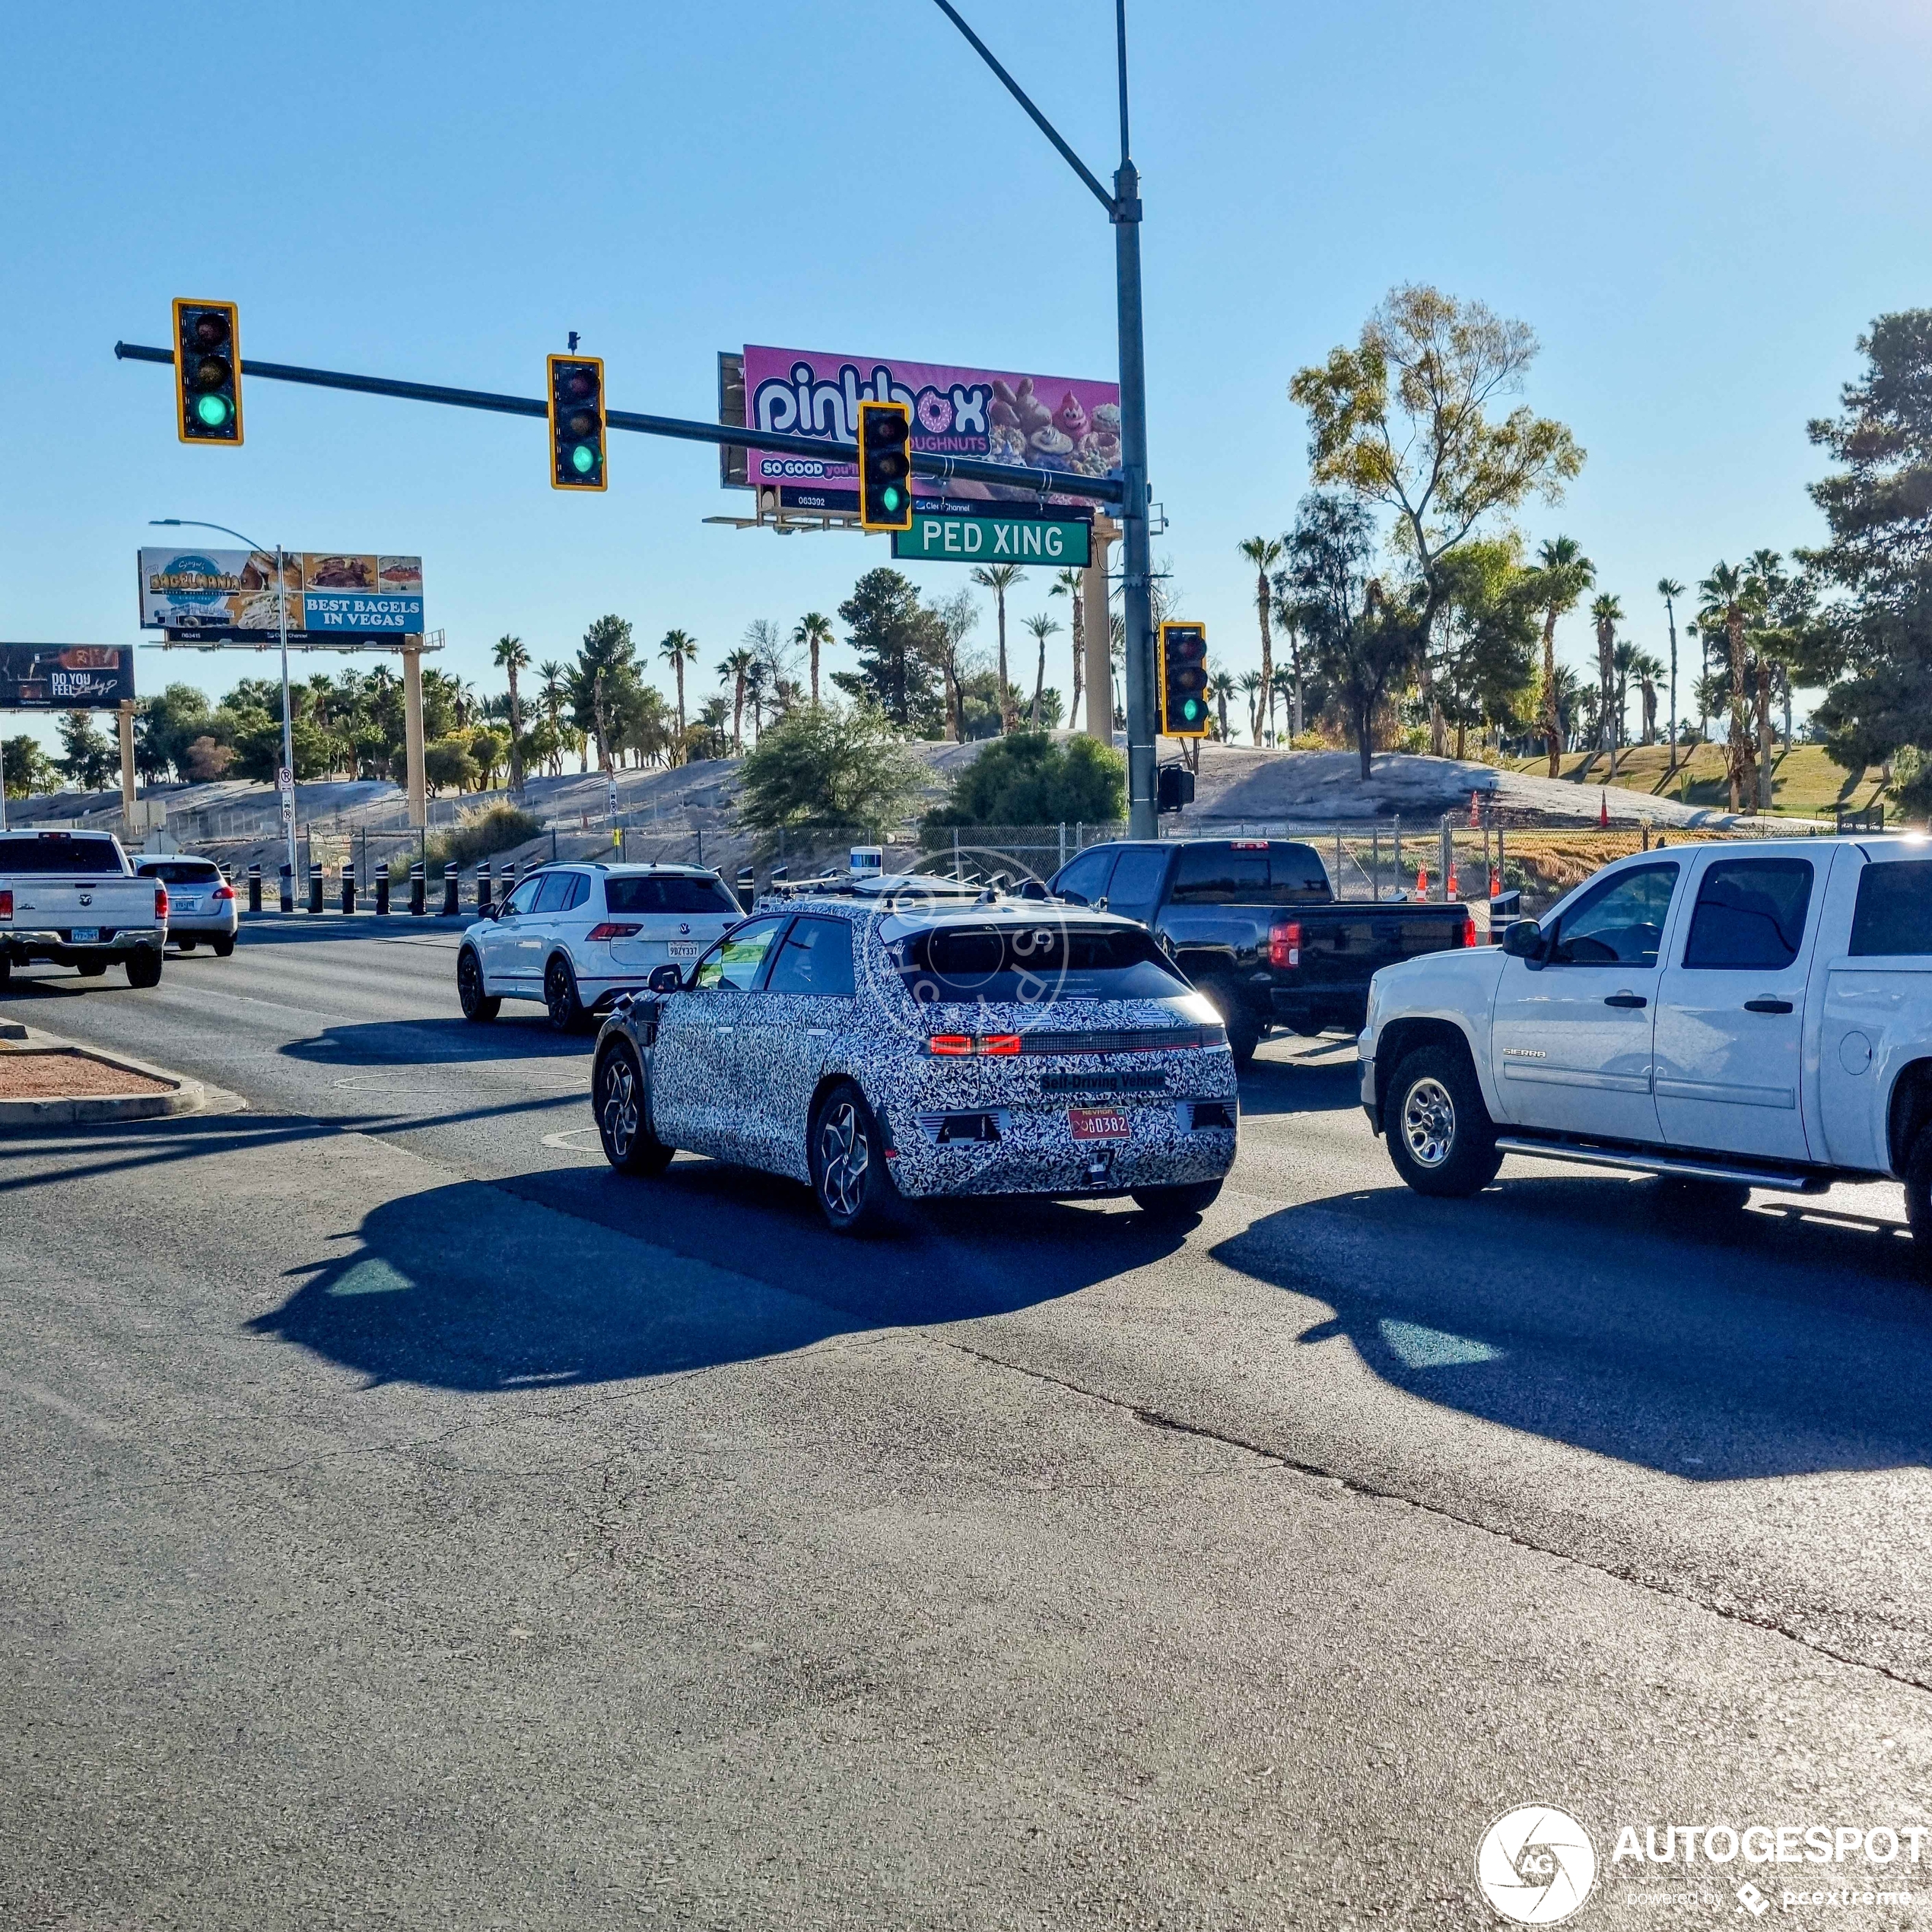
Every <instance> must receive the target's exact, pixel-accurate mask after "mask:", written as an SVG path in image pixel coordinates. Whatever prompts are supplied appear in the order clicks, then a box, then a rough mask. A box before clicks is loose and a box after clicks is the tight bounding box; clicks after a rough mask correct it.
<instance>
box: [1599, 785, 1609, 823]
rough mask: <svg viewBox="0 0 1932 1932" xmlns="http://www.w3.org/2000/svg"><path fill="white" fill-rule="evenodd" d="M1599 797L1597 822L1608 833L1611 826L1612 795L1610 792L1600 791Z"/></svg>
mask: <svg viewBox="0 0 1932 1932" xmlns="http://www.w3.org/2000/svg"><path fill="white" fill-rule="evenodd" d="M1597 824H1598V825H1601V826H1602V827H1603V828H1604V830H1605V831H1608V830H1609V824H1610V795H1609V793H1608V792H1604V791H1600V792H1599V793H1597Z"/></svg>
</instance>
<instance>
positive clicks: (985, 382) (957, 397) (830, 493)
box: [743, 346, 1121, 516]
mask: <svg viewBox="0 0 1932 1932" xmlns="http://www.w3.org/2000/svg"><path fill="white" fill-rule="evenodd" d="M743 380H744V408H745V426H746V427H748V428H751V429H768V430H771V431H775V432H777V433H778V434H782V435H785V436H804V437H820V438H821V439H823V440H825V441H826V442H828V443H832V442H840V443H850V442H853V441H854V440H856V437H857V435H858V427H859V405H860V403H861V402H903V403H904V405H906V406H907V408H909V409H910V411H911V412H912V446H913V450H914V454H915V455H920V456H964V457H970V458H971V459H973V460H974V462H995V463H1012V464H1015V465H1016V466H1018V465H1024V466H1028V467H1031V468H1032V469H1046V470H1066V471H1069V472H1072V473H1074V474H1076V475H1082V476H1111V477H1114V478H1118V477H1119V476H1120V473H1121V471H1120V385H1119V384H1118V383H1094V382H1088V381H1085V380H1082V379H1081V378H1079V377H1070V376H1041V375H1029V374H1025V373H1017V372H1015V371H1012V370H992V369H964V368H960V367H956V366H955V365H954V364H948V363H933V362H903V361H888V360H887V359H886V358H885V357H882V356H856V355H826V354H818V353H817V352H815V351H810V350H806V349H774V348H756V347H751V346H748V347H747V348H746V349H745V357H744V377H743ZM746 481H748V483H749V484H751V485H752V486H753V487H756V486H757V485H759V484H761V483H763V484H777V485H779V486H780V488H782V489H783V491H784V496H785V500H786V501H788V502H791V501H802V500H803V496H804V494H809V496H810V497H811V498H812V502H811V504H810V506H809V507H813V508H824V509H828V510H834V509H845V508H852V509H856V507H858V501H859V492H858V476H857V472H856V468H855V466H853V464H851V463H849V462H833V461H830V460H828V461H825V462H820V461H818V460H815V459H813V458H811V457H809V456H780V455H777V454H776V453H771V452H767V451H764V450H752V453H751V455H750V459H749V461H748V465H747V475H746ZM795 492H798V493H800V494H798V495H795V494H794V493H795ZM848 499H849V500H848ZM1039 501H1040V497H1039V493H1038V491H1036V490H1035V489H1034V488H1031V486H1030V485H1025V484H1021V485H1016V486H1015V487H1014V488H1011V489H1009V488H1006V486H1005V485H1001V484H987V483H967V482H962V481H957V480H955V481H949V482H948V483H946V484H945V486H944V494H943V495H942V494H941V486H940V485H939V481H938V480H937V479H936V478H932V477H922V476H915V477H914V479H913V502H914V507H915V508H916V509H919V510H938V509H939V507H940V506H941V505H942V504H944V505H945V507H946V508H947V509H949V510H952V511H953V512H954V513H959V512H961V511H962V510H964V511H968V512H970V511H971V507H972V506H973V505H974V504H976V503H1022V502H1023V503H1028V504H1038V503H1039ZM1047 501H1048V502H1049V503H1051V504H1054V505H1056V506H1057V507H1059V508H1060V511H1061V513H1062V514H1063V515H1064V514H1066V513H1067V512H1068V511H1069V510H1072V511H1074V512H1076V513H1079V514H1082V515H1083V516H1090V515H1091V514H1092V504H1091V503H1088V502H1086V501H1085V500H1082V499H1080V498H1078V497H1054V496H1051V495H1050V496H1049V497H1048V498H1047Z"/></svg>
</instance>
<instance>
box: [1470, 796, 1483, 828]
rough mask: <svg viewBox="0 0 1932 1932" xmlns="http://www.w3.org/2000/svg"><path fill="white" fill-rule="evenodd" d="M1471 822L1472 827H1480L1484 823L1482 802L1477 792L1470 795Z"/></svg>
mask: <svg viewBox="0 0 1932 1932" xmlns="http://www.w3.org/2000/svg"><path fill="white" fill-rule="evenodd" d="M1469 821H1470V824H1471V825H1481V824H1482V799H1481V796H1479V794H1478V793H1475V792H1471V793H1470V795H1469Z"/></svg>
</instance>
